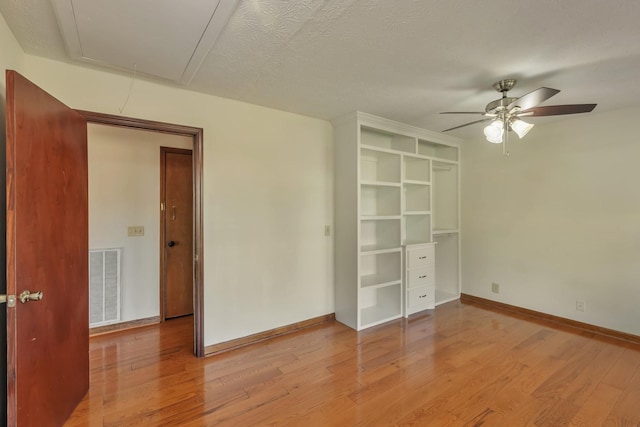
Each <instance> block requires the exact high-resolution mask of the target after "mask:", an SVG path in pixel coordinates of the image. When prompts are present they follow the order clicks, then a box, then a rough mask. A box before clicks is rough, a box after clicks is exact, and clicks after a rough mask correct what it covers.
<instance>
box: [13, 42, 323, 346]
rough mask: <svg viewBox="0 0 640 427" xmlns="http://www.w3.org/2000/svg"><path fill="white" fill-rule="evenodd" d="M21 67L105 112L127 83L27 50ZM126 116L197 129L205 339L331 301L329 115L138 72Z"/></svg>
mask: <svg viewBox="0 0 640 427" xmlns="http://www.w3.org/2000/svg"><path fill="white" fill-rule="evenodd" d="M25 68H26V76H27V77H28V78H29V79H31V80H33V81H34V82H35V83H36V84H38V85H40V86H41V87H43V88H45V89H46V90H47V91H48V92H49V93H51V94H52V95H54V96H56V97H57V98H58V99H60V100H61V101H63V102H65V103H66V104H67V105H69V106H71V107H73V108H78V109H83V110H92V111H98V112H103V113H111V114H119V113H120V111H119V109H120V107H122V105H123V104H124V101H125V99H126V97H127V92H128V90H129V85H130V82H131V77H128V76H123V75H120V74H115V73H108V72H102V71H95V70H92V69H88V68H83V67H77V66H73V65H68V64H64V63H61V62H57V61H52V60H48V59H44V58H38V57H34V56H31V55H26V56H25ZM122 114H123V115H126V116H131V117H138V118H143V119H149V120H157V121H163V122H170V123H178V124H183V125H189V126H197V127H202V128H203V129H204V159H203V162H204V186H203V187H204V188H203V192H204V200H203V203H204V259H205V262H204V299H205V315H204V317H205V319H204V323H205V324H204V329H205V331H204V332H205V345H211V344H214V343H218V342H223V341H227V340H230V339H234V338H238V337H242V336H246V335H249V334H253V333H257V332H260V331H264V330H268V329H272V328H276V327H279V326H282V325H287V324H291V323H294V322H297V321H300V320H304V319H309V318H312V317H316V316H321V315H324V314H328V313H332V312H333V311H334V303H333V261H332V258H333V248H332V242H333V239H332V238H330V237H329V238H328V237H324V235H323V232H324V225H325V224H329V225H332V218H333V215H332V210H333V189H332V186H333V184H332V183H333V178H332V176H333V166H332V129H331V125H330V124H329V123H328V122H326V121H323V120H317V119H312V118H309V117H304V116H300V115H296V114H290V113H285V112H281V111H277V110H273V109H269V108H264V107H259V106H256V105H251V104H246V103H241V102H236V101H231V100H227V99H223V98H218V97H214V96H208V95H202V94H198V93H195V92H191V91H187V90H183V89H179V88H173V87H168V86H163V85H159V84H155V83H150V82H146V81H142V80H137V81H136V82H135V83H134V85H133V91H132V93H131V97H130V99H129V102H128V104H127V106H126V109H125V110H124V111H123V112H122Z"/></svg>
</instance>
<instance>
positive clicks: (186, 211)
mask: <svg viewBox="0 0 640 427" xmlns="http://www.w3.org/2000/svg"><path fill="white" fill-rule="evenodd" d="M160 154H161V161H160V164H161V168H160V169H161V172H160V174H161V177H160V179H161V185H160V188H161V192H162V194H161V199H162V203H163V210H162V218H161V221H160V222H161V226H162V232H161V240H162V241H161V243H162V245H161V247H162V250H161V254H160V255H161V273H162V275H161V281H162V286H161V290H162V296H161V298H162V305H163V318H164V319H171V318H173V317H179V316H185V315H189V314H193V266H194V263H193V161H192V153H191V150H184V149H177V148H168V147H161V148H160Z"/></svg>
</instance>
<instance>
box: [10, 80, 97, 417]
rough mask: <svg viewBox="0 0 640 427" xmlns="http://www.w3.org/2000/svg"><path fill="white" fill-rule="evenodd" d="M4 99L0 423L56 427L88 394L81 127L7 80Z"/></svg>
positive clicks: (71, 114) (72, 116) (31, 89)
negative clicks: (3, 418) (1, 395)
mask: <svg viewBox="0 0 640 427" xmlns="http://www.w3.org/2000/svg"><path fill="white" fill-rule="evenodd" d="M6 90H7V92H6V94H7V95H6V100H7V110H6V115H7V143H6V161H7V169H6V184H7V205H6V230H7V235H6V254H7V295H9V296H8V297H7V299H8V303H7V305H6V307H7V421H8V425H9V426H16V425H19V426H61V425H62V424H63V423H64V421H65V420H66V419H67V418H68V417H69V415H70V414H71V412H72V411H73V409H74V408H75V407H76V405H77V404H78V402H80V400H81V399H82V398H83V396H84V395H85V394H86V392H87V390H88V389H89V314H88V313H89V298H88V289H89V288H88V277H89V265H88V264H89V259H88V258H89V244H88V178H87V123H86V120H85V119H84V117H82V116H81V115H80V114H79V113H77V112H76V111H74V110H72V109H70V108H68V107H67V106H65V105H64V104H62V103H61V102H60V101H58V100H57V99H55V98H54V97H52V96H51V95H49V94H48V93H46V92H45V91H43V90H42V89H40V88H39V87H38V86H36V85H34V84H33V83H31V82H30V81H29V80H27V79H25V78H24V77H22V76H21V75H20V74H18V73H16V72H15V71H11V70H9V71H7V73H6ZM39 291H41V292H42V293H39ZM12 297H13V298H12ZM12 299H13V301H11V300H12Z"/></svg>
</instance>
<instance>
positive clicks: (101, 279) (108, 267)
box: [89, 249, 122, 328]
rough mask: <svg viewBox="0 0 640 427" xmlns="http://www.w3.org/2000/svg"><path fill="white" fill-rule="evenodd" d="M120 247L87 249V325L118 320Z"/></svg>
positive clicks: (92, 325)
mask: <svg viewBox="0 0 640 427" xmlns="http://www.w3.org/2000/svg"><path fill="white" fill-rule="evenodd" d="M121 252H122V249H95V250H90V251H89V327H92V328H93V327H95V326H102V325H108V324H110V323H116V322H119V321H120V283H121V280H120V253H121Z"/></svg>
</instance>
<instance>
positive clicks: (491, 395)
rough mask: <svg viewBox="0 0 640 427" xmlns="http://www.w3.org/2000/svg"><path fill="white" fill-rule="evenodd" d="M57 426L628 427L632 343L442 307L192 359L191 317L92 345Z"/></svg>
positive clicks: (635, 409)
mask: <svg viewBox="0 0 640 427" xmlns="http://www.w3.org/2000/svg"><path fill="white" fill-rule="evenodd" d="M90 357H91V388H90V390H89V393H88V395H87V396H86V397H85V399H84V400H83V402H82V403H81V404H80V406H79V407H78V408H77V409H76V411H75V412H74V413H73V415H72V416H71V418H70V419H69V421H68V422H67V423H66V426H70V427H71V426H160V425H162V426H214V425H215V426H254V425H256V426H263V425H264V426H269V425H273V426H391V425H399V426H408V425H413V426H480V425H484V426H508V427H512V426H554V427H555V426H601V425H606V426H639V425H640V346H639V345H637V344H632V343H626V342H624V341H618V340H615V339H612V338H607V337H602V336H597V335H594V334H592V333H590V332H584V331H579V330H576V329H571V328H567V327H562V326H558V325H556V324H552V323H549V322H546V321H539V320H535V319H532V318H528V317H524V316H522V315H517V314H510V313H505V312H501V311H499V310H497V309H491V308H487V307H484V306H480V305H476V304H462V303H460V302H452V303H448V304H445V305H442V306H439V307H438V308H437V309H436V310H435V312H430V313H429V314H421V315H418V316H416V317H413V318H411V319H409V320H397V321H393V322H390V323H388V324H385V325H382V326H379V327H375V328H372V329H369V330H365V331H362V332H359V333H358V332H355V331H353V330H351V329H349V328H347V327H346V326H344V325H342V324H340V323H338V322H330V323H327V324H324V325H321V326H316V327H313V328H309V329H306V330H304V331H300V332H296V333H294V334H291V335H287V336H283V337H279V338H275V339H273V340H270V341H267V342H263V343H259V344H255V345H252V346H248V347H245V348H241V349H238V350H234V351H231V352H229V353H225V354H221V355H217V356H213V357H209V358H205V359H197V358H195V357H194V356H193V355H192V319H191V318H190V317H187V318H182V319H176V320H172V321H169V322H166V323H163V324H160V325H154V326H148V327H144V328H140V329H138V330H133V331H127V332H122V333H117V334H112V335H105V336H99V337H95V338H92V339H91V348H90Z"/></svg>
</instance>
